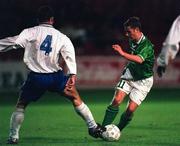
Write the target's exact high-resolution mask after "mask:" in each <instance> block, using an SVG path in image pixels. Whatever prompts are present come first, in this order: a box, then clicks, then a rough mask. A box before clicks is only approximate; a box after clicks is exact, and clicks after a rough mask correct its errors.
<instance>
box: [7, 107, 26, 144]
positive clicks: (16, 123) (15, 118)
mask: <svg viewBox="0 0 180 146" xmlns="http://www.w3.org/2000/svg"><path fill="white" fill-rule="evenodd" d="M23 120H24V109H23V108H17V109H16V110H15V111H14V112H13V113H12V116H11V120H10V130H9V138H8V140H7V144H17V143H18V140H19V129H20V127H21V124H22V122H23Z"/></svg>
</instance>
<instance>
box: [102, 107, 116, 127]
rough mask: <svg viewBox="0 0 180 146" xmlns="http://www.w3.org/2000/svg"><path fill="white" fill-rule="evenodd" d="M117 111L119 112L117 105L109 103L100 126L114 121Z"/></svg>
mask: <svg viewBox="0 0 180 146" xmlns="http://www.w3.org/2000/svg"><path fill="white" fill-rule="evenodd" d="M118 112H119V107H113V106H111V105H110V106H108V107H107V109H106V113H105V116H104V120H103V122H102V126H106V125H109V124H111V123H112V122H113V121H114V119H115V117H116V115H117V113H118Z"/></svg>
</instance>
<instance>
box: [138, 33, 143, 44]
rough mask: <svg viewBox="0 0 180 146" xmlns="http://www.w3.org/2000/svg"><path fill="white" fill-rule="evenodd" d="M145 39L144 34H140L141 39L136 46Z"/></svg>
mask: <svg viewBox="0 0 180 146" xmlns="http://www.w3.org/2000/svg"><path fill="white" fill-rule="evenodd" d="M144 39H145V36H144V34H143V33H142V35H141V38H140V39H139V40H138V41H137V42H136V44H139V43H140V42H141V41H142V40H144Z"/></svg>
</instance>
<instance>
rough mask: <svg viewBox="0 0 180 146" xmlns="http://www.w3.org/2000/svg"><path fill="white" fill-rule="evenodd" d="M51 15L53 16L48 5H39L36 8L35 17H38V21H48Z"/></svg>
mask: <svg viewBox="0 0 180 146" xmlns="http://www.w3.org/2000/svg"><path fill="white" fill-rule="evenodd" d="M53 16H54V11H53V9H52V8H51V7H49V6H41V7H40V8H39V9H38V13H37V19H38V21H39V22H45V21H48V20H49V19H50V18H51V17H53Z"/></svg>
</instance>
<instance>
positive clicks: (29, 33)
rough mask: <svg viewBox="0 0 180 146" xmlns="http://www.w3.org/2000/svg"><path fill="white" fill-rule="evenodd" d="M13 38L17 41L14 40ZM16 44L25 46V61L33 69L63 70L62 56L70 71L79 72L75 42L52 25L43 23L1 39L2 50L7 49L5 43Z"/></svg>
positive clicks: (44, 70) (41, 70) (46, 71)
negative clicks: (77, 69)
mask: <svg viewBox="0 0 180 146" xmlns="http://www.w3.org/2000/svg"><path fill="white" fill-rule="evenodd" d="M13 39H15V41H12V40H13ZM8 40H9V41H8ZM3 43H4V44H3ZM14 44H16V45H20V46H21V47H23V48H25V52H24V62H25V64H26V65H27V67H28V68H29V69H30V70H31V71H34V72H38V73H52V72H57V71H58V70H62V67H61V66H60V57H61V56H62V57H63V59H64V61H65V62H66V65H67V68H68V73H69V74H76V72H77V71H76V60H75V51H74V47H73V44H72V43H71V41H70V39H69V38H68V37H67V36H66V35H64V34H62V33H61V32H59V31H58V30H56V29H55V28H53V27H52V26H51V25H48V24H41V25H39V26H35V27H32V28H28V29H24V30H23V31H22V32H21V33H20V34H19V36H15V37H9V38H6V39H2V40H0V51H3V47H4V49H5V45H14ZM3 45H4V46H3Z"/></svg>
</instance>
